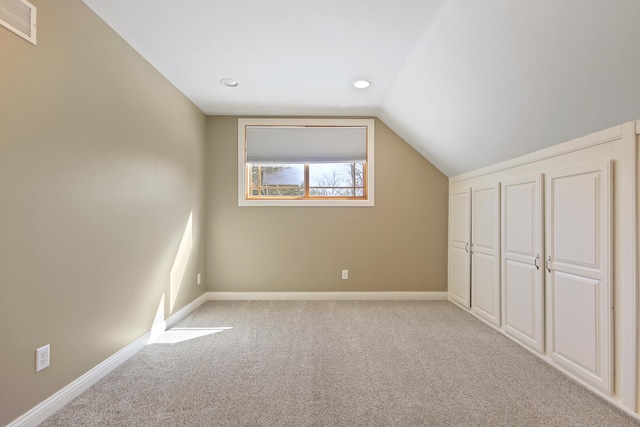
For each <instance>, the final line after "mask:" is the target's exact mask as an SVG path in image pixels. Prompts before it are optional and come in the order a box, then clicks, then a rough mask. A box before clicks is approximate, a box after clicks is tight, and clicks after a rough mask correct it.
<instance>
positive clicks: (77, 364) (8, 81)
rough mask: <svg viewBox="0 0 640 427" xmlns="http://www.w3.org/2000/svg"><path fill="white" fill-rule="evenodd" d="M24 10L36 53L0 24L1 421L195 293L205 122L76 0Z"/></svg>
mask: <svg viewBox="0 0 640 427" xmlns="http://www.w3.org/2000/svg"><path fill="white" fill-rule="evenodd" d="M30 1H31V2H32V3H34V4H35V5H36V6H37V8H38V45H37V46H33V45H31V44H29V43H28V42H26V41H24V40H23V39H21V38H19V37H17V36H16V35H14V34H12V33H10V32H9V31H7V30H5V29H4V28H0V263H1V264H0V290H1V294H0V425H5V424H7V423H8V422H10V421H12V420H13V419H15V418H16V417H18V416H19V415H21V414H23V413H24V412H26V411H27V410H29V409H31V408H32V407H33V406H35V405H36V404H38V403H40V402H41V401H43V400H44V399H46V398H47V397H49V396H50V395H51V394H53V393H54V392H56V391H58V390H60V389H61V388H62V387H64V386H65V385H67V384H69V383H70V382H72V381H73V380H75V379H76V378H78V377H79V376H81V375H82V374H84V373H85V372H87V371H88V370H89V369H91V368H93V367H94V366H96V365H97V364H99V363H100V362H102V361H104V360H105V359H106V358H107V357H109V356H111V355H112V354H114V353H115V352H116V351H118V350H119V349H121V348H122V347H124V346H125V345H127V344H129V343H131V342H132V341H133V340H135V339H136V338H138V337H140V336H141V335H143V334H144V333H145V332H147V331H148V330H149V328H150V327H151V324H152V321H153V319H154V315H155V313H156V310H157V308H158V306H159V304H160V301H161V300H162V297H163V296H164V297H165V300H164V307H163V308H164V315H165V316H167V315H169V313H170V311H173V312H175V311H176V310H177V309H179V308H181V307H182V306H184V305H185V304H186V303H188V302H190V301H192V300H193V299H194V298H196V297H197V296H198V295H200V294H201V293H202V292H204V286H196V285H195V275H196V273H197V272H198V271H202V272H203V268H204V253H203V250H202V247H203V245H202V243H201V239H200V238H199V237H200V235H201V229H202V226H201V224H202V220H203V209H202V208H203V203H202V200H203V194H204V193H203V179H202V174H203V166H204V165H203V162H204V150H205V141H206V134H205V131H206V118H205V116H204V115H203V114H202V113H201V112H200V110H198V109H197V108H196V107H195V106H194V105H193V104H192V103H191V102H190V101H188V100H187V99H186V98H185V97H184V96H183V95H182V94H181V93H180V92H179V91H177V90H176V89H175V88H174V87H173V86H172V85H171V84H169V82H167V81H166V80H165V79H164V78H163V77H162V76H161V75H160V74H159V73H158V72H157V71H156V70H155V69H153V68H152V67H151V66H150V65H149V64H148V63H147V62H145V61H144V60H143V59H142V58H141V57H140V56H139V55H138V54H137V53H135V52H134V51H133V50H132V49H131V48H130V47H129V46H128V45H127V44H126V43H125V42H124V41H123V40H122V39H121V38H120V37H119V36H117V35H116V34H115V33H114V32H113V31H112V30H111V29H110V28H109V27H108V26H107V25H105V24H104V23H103V22H102V21H101V20H100V19H99V18H97V17H96V16H95V15H94V14H93V12H91V10H90V9H88V8H87V7H86V6H85V5H84V3H82V2H81V1H80V0H56V1H54V2H52V1H45V0H30ZM191 212H193V245H192V249H191V253H190V258H189V261H188V263H187V266H186V272H185V275H184V280H183V283H182V287H181V288H180V291H179V294H178V297H177V300H176V303H175V306H174V307H173V310H170V307H169V305H170V301H169V299H170V298H169V294H170V283H169V282H170V281H169V276H170V272H171V268H172V265H173V264H174V260H175V257H176V254H177V251H178V247H179V245H180V242H181V239H182V236H183V233H184V231H185V227H186V224H187V221H188V218H189V215H190V214H191ZM44 344H51V352H52V354H51V367H50V368H49V369H46V370H44V371H42V372H40V373H38V374H36V373H35V372H34V364H35V362H34V358H35V356H34V350H35V349H36V348H37V347H40V346H42V345H44Z"/></svg>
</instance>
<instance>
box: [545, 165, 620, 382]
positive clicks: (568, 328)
mask: <svg viewBox="0 0 640 427" xmlns="http://www.w3.org/2000/svg"><path fill="white" fill-rule="evenodd" d="M611 185H612V177H611V164H610V163H609V162H606V163H598V164H595V165H587V166H583V167H578V168H574V169H570V170H566V171H560V172H557V173H553V174H549V175H548V176H547V179H546V181H545V186H546V194H547V200H546V210H547V212H546V218H547V227H546V233H547V236H546V243H547V250H546V253H547V259H546V260H545V267H546V269H547V284H548V306H549V311H548V316H549V329H548V333H549V335H550V354H551V357H552V358H553V359H554V360H555V361H556V362H557V363H558V364H559V365H561V366H563V367H565V368H566V369H567V370H569V371H571V372H573V373H574V374H576V375H577V376H579V377H581V378H582V379H584V380H585V381H587V382H589V383H591V384H592V385H594V386H596V387H598V388H600V389H601V390H603V391H605V392H608V393H611V391H612V388H613V320H612V303H613V299H612V278H611V267H612V262H611V260H612V258H611V255H612V249H611V248H612V246H611V243H612V241H611V236H612V234H611V233H612V224H611V218H612V212H611V209H612V199H611V196H612V191H611Z"/></svg>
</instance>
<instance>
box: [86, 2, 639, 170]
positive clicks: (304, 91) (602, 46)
mask: <svg viewBox="0 0 640 427" xmlns="http://www.w3.org/2000/svg"><path fill="white" fill-rule="evenodd" d="M84 1H85V3H86V4H87V5H89V6H90V7H91V8H92V9H93V10H94V11H95V12H96V13H97V14H98V15H99V16H101V17H102V18H103V19H104V20H105V21H106V22H107V23H108V24H109V25H111V27H113V28H114V30H115V31H116V32H118V33H119V34H120V35H121V36H122V37H123V38H124V39H125V40H126V41H127V42H128V43H130V44H131V46H132V47H133V48H134V49H136V50H137V51H138V52H139V53H140V54H141V55H142V56H143V57H145V58H146V59H147V60H148V61H149V62H150V63H151V64H152V65H154V66H155V67H156V68H157V69H158V70H159V71H160V72H161V73H162V74H164V75H165V77H167V78H168V79H169V80H170V81H171V82H172V83H173V84H174V85H175V86H176V87H177V88H178V89H179V90H181V91H182V92H183V93H184V94H185V95H186V96H188V97H189V98H190V99H191V100H192V101H193V102H194V103H195V104H196V105H197V106H198V107H199V108H200V109H201V110H202V111H204V112H205V113H207V114H238V115H338V116H340V115H374V116H378V117H380V118H381V119H382V120H384V121H385V122H386V123H387V124H388V125H389V126H391V127H392V128H393V129H394V130H395V131H396V132H397V133H398V134H399V135H400V136H402V137H403V138H404V139H405V140H406V141H407V142H408V143H409V144H411V145H412V146H413V147H414V148H415V149H416V150H417V151H418V152H420V153H421V154H422V155H424V156H425V157H426V158H427V159H428V160H429V161H431V162H432V163H433V164H434V165H435V166H436V167H438V168H439V169H440V170H441V171H442V172H444V173H445V174H447V175H449V176H453V175H457V174H460V173H463V172H466V171H469V170H473V169H476V168H479V167H482V166H486V165H490V164H493V163H496V162H499V161H502V160H506V159H509V158H512V157H515V156H518V155H522V154H526V153H529V152H532V151H535V150H538V149H541V148H544V147H547V146H550V145H553V144H557V143H560V142H563V141H566V140H569V139H572V138H576V137H579V136H582V135H585V134H588V133H590V132H593V131H597V130H600V129H603V128H606V127H609V126H612V125H615V124H618V123H621V122H624V121H627V120H634V119H637V118H640V24H639V23H640V1H638V0H561V1H558V0H483V1H478V0H377V1H375V2H371V1H368V0H324V1H313V2H312V1H300V0H272V1H269V2H265V1H262V0H241V1H226V2H223V1H221V0H181V1H164V2H158V1H153V0H84ZM225 77H232V78H235V79H237V80H238V81H239V82H240V85H239V86H238V87H236V88H229V87H225V86H223V85H221V84H220V83H219V81H220V79H222V78H225ZM356 79H367V80H370V81H371V82H372V85H371V87H370V88H368V89H355V88H354V87H353V86H352V85H351V83H352V82H353V81H354V80H356Z"/></svg>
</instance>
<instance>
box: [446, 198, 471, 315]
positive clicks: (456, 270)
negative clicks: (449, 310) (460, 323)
mask: <svg viewBox="0 0 640 427" xmlns="http://www.w3.org/2000/svg"><path fill="white" fill-rule="evenodd" d="M450 208H451V224H450V227H451V231H450V232H451V243H450V247H449V250H450V260H451V264H450V265H449V277H450V280H451V289H450V296H451V299H452V300H454V301H456V302H457V303H459V304H461V305H463V306H464V307H467V308H470V307H471V268H470V263H471V249H470V247H471V241H470V240H471V193H470V191H469V189H466V190H463V191H459V192H452V194H451V199H450Z"/></svg>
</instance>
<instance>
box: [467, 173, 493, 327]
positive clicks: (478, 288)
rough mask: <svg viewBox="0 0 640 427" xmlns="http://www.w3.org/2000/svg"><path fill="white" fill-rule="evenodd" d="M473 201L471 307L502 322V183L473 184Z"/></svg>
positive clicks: (489, 318) (489, 317)
mask: <svg viewBox="0 0 640 427" xmlns="http://www.w3.org/2000/svg"><path fill="white" fill-rule="evenodd" d="M472 194H473V197H472V201H471V289H472V297H471V308H472V310H473V311H474V313H476V314H477V315H478V316H480V317H482V318H483V319H485V320H486V321H488V322H490V323H492V324H494V325H496V326H500V184H496V185H493V186H490V187H480V188H476V187H474V188H473V189H472Z"/></svg>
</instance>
